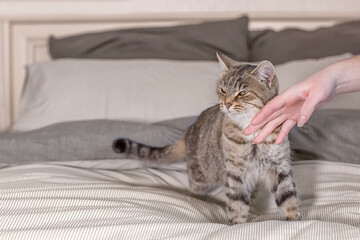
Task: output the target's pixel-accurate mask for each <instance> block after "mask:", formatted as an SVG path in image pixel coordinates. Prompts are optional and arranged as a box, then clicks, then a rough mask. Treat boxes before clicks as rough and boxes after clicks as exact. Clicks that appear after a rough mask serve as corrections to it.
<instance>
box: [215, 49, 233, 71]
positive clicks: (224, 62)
mask: <svg viewBox="0 0 360 240" xmlns="http://www.w3.org/2000/svg"><path fill="white" fill-rule="evenodd" d="M216 57H217V59H218V60H219V64H220V67H221V70H223V71H228V70H229V69H230V68H231V67H232V66H234V65H236V64H238V62H236V61H234V60H232V59H231V58H229V57H227V56H225V55H224V54H222V53H221V52H216Z"/></svg>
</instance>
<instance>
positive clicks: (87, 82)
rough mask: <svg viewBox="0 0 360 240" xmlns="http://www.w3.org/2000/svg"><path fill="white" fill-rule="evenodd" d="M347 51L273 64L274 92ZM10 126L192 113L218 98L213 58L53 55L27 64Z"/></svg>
mask: <svg viewBox="0 0 360 240" xmlns="http://www.w3.org/2000/svg"><path fill="white" fill-rule="evenodd" d="M351 56H352V55H351V54H343V55H339V56H333V57H327V58H323V59H319V60H313V59H312V60H298V61H292V62H288V63H285V64H281V65H278V66H276V74H277V76H278V78H279V81H280V92H282V91H284V90H285V89H286V88H288V87H289V86H291V85H293V84H295V83H297V82H300V81H302V80H304V79H305V78H306V77H308V76H310V75H311V74H313V73H315V72H317V71H319V70H320V69H322V68H324V67H325V66H327V65H329V64H331V63H333V62H336V61H339V60H341V59H345V58H348V57H351ZM27 70H28V78H27V83H26V88H25V91H24V95H23V98H22V99H21V106H20V112H19V116H18V119H17V120H16V123H15V125H14V127H13V130H14V131H26V130H32V129H36V128H39V127H43V126H46V125H49V124H53V123H57V122H64V121H75V120H87V119H120V120H127V121H136V122H148V123H151V122H156V121H162V120H167V119H171V118H178V117H186V116H193V115H198V114H199V113H200V112H201V111H203V110H204V109H206V108H207V107H209V106H212V105H214V104H217V103H218V99H217V96H216V82H217V80H218V78H219V74H220V68H219V65H218V63H217V62H209V61H175V60H57V61H52V62H46V63H39V64H33V65H31V66H29V67H28V69H27ZM359 103H360V93H351V94H343V95H340V96H337V97H336V98H335V99H334V100H333V101H332V102H330V103H328V104H327V105H326V106H325V107H327V108H353V109H360V104H359Z"/></svg>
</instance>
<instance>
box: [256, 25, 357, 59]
mask: <svg viewBox="0 0 360 240" xmlns="http://www.w3.org/2000/svg"><path fill="white" fill-rule="evenodd" d="M250 36H251V37H250V38H251V40H250V45H251V54H250V60H251V61H261V60H264V59H267V60H269V61H271V62H272V63H273V64H280V63H284V62H287V61H291V60H300V59H309V58H313V59H317V58H323V57H327V56H333V55H338V54H342V53H347V52H350V53H354V54H359V53H360V44H359V42H360V21H353V22H345V23H341V24H338V25H335V26H333V27H328V28H319V29H316V30H313V31H305V30H301V29H284V30H282V31H273V30H269V29H268V30H263V31H254V32H251V34H250Z"/></svg>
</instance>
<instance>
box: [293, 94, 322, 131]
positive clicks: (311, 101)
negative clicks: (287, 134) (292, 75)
mask: <svg viewBox="0 0 360 240" xmlns="http://www.w3.org/2000/svg"><path fill="white" fill-rule="evenodd" d="M321 99H322V96H321V95H320V94H310V95H309V96H308V97H307V98H306V100H305V102H304V104H303V105H302V107H301V110H300V117H299V119H298V126H299V127H302V126H304V124H305V123H306V122H307V121H308V120H309V118H310V116H311V114H312V113H313V112H314V110H315V107H316V105H317V104H318V103H319V102H320V101H321Z"/></svg>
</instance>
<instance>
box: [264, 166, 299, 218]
mask: <svg viewBox="0 0 360 240" xmlns="http://www.w3.org/2000/svg"><path fill="white" fill-rule="evenodd" d="M269 179H270V181H272V187H271V192H272V193H273V195H274V197H275V202H276V205H277V206H278V207H279V209H280V211H281V212H282V213H283V215H284V216H285V217H286V220H288V221H293V220H300V219H301V212H300V208H299V201H298V198H297V191H296V186H295V183H294V181H293V177H292V171H291V167H290V164H288V163H287V162H286V163H284V164H281V165H280V166H278V167H277V170H276V171H270V172H269Z"/></svg>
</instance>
